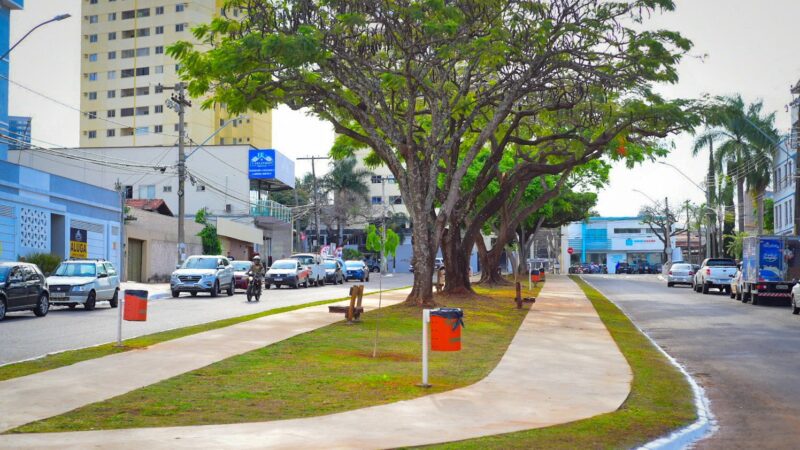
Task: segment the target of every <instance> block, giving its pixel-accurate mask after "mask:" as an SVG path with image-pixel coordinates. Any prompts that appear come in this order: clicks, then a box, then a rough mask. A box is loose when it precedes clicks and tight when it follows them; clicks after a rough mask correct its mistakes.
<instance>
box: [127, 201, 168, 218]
mask: <svg viewBox="0 0 800 450" xmlns="http://www.w3.org/2000/svg"><path fill="white" fill-rule="evenodd" d="M125 205H126V206H130V207H131V208H136V209H142V210H145V211H151V212H155V213H159V214H161V215H164V216H173V214H172V211H171V210H170V209H169V207H168V206H167V203H166V202H165V201H164V200H163V199H160V198H154V199H150V200H148V199H128V200H125Z"/></svg>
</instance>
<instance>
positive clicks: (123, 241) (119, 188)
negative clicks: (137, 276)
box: [114, 178, 128, 281]
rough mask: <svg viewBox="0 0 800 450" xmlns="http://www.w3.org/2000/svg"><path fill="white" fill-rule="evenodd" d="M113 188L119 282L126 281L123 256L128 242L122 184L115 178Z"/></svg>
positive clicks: (126, 274) (125, 265) (126, 275)
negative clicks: (116, 210)
mask: <svg viewBox="0 0 800 450" xmlns="http://www.w3.org/2000/svg"><path fill="white" fill-rule="evenodd" d="M114 188H115V189H116V190H117V193H119V207H120V210H119V279H120V280H121V281H128V272H127V268H128V262H127V261H126V259H127V258H126V256H125V246H126V244H127V243H128V240H127V239H126V238H125V187H123V186H122V183H121V182H120V181H119V178H117V182H116V183H114Z"/></svg>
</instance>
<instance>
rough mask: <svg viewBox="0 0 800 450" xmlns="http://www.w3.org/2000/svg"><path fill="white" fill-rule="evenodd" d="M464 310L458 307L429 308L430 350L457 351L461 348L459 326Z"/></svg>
mask: <svg viewBox="0 0 800 450" xmlns="http://www.w3.org/2000/svg"><path fill="white" fill-rule="evenodd" d="M463 317H464V312H463V311H462V310H461V309H460V308H437V309H432V310H431V350H433V351H435V352H457V351H459V350H461V328H462V327H463V326H464V320H463Z"/></svg>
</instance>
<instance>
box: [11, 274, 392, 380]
mask: <svg viewBox="0 0 800 450" xmlns="http://www.w3.org/2000/svg"><path fill="white" fill-rule="evenodd" d="M399 289H406V288H405V287H401V288H396V289H386V290H384V291H383V292H389V291H394V290H399ZM374 294H377V292H371V293H369V294H364V295H374ZM348 298H349V297H344V298H337V299H331V300H322V301H319V302H314V303H305V304H302V305H294V306H286V307H283V308H276V309H271V310H269V311H264V312H260V313H255V314H248V315H246V316H239V317H232V318H229V319H223V320H217V321H215V322H209V323H204V324H199V325H192V326H190V327H184V328H176V329H174V330H167V331H162V332H159V333H153V334H148V335H145V336H139V337H136V338H131V339H126V340H124V341H122V346H121V347H117V345H116V343H111V344H103V345H97V346H94V347H87V348H82V349H77V350H68V351H65V352H60V353H54V354H52V355H46V356H43V357H41V358H37V359H32V360H29V361H22V362H18V363H13V364H7V365H5V366H0V381H4V380H9V379H11V378H17V377H24V376H26V375H32V374H35V373H39V372H44V371H46V370H52V369H57V368H59V367H64V366H69V365H71V364H75V363H78V362H81V361H86V360H89V359H95V358H102V357H103V356H108V355H113V354H115V353H122V352H127V351H130V350H136V349H141V348H146V347H149V346H151V345H154V344H158V343H159V342H164V341H169V340H172V339H178V338H182V337H184V336H189V335H192V334H197V333H202V332H204V331H209V330H215V329H217V328H223V327H228V326H231V325H236V324H237V323H241V322H247V321H248V320H253V319H258V318H259V317H266V316H271V315H273V314H280V313H284V312H288V311H294V310H296V309H301V308H307V307H309V306H317V305H325V304H328V303H335V302H340V301H342V300H347V299H348Z"/></svg>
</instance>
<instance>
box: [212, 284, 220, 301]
mask: <svg viewBox="0 0 800 450" xmlns="http://www.w3.org/2000/svg"><path fill="white" fill-rule="evenodd" d="M218 295H219V280H217V281H215V282H214V286H211V296H212V297H216V296H218Z"/></svg>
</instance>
